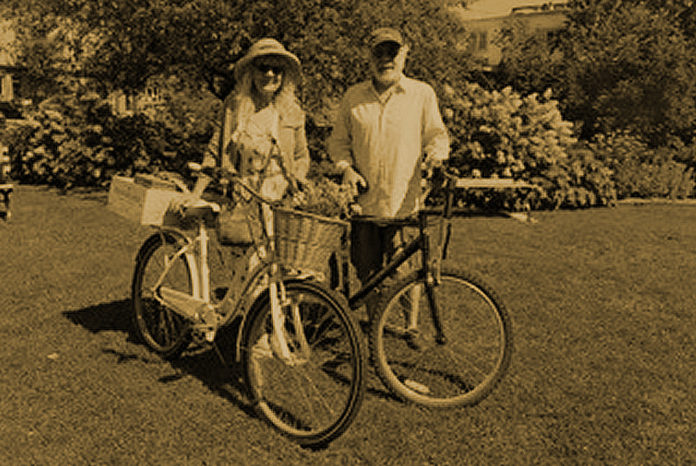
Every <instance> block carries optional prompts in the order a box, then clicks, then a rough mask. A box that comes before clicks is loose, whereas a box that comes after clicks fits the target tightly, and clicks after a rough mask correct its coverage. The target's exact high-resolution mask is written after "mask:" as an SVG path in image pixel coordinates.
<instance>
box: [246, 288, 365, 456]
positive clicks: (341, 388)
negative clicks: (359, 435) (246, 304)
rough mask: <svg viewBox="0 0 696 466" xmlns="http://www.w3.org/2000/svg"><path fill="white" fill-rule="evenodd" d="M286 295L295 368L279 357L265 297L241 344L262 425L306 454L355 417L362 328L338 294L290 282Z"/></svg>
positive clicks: (285, 311)
mask: <svg viewBox="0 0 696 466" xmlns="http://www.w3.org/2000/svg"><path fill="white" fill-rule="evenodd" d="M285 292H286V296H287V300H286V301H285V303H284V305H283V308H282V309H283V317H284V325H283V331H284V334H285V336H286V339H287V340H288V347H289V348H290V350H291V352H292V354H293V359H294V360H293V361H292V362H288V361H285V360H283V359H281V358H280V357H279V356H278V351H276V349H277V346H276V345H275V344H274V337H273V330H272V324H271V306H270V300H269V293H268V292H266V293H264V294H263V295H262V296H261V297H260V298H259V300H258V301H257V302H256V304H255V306H254V309H252V311H251V312H252V313H251V314H250V316H249V319H250V321H249V323H248V327H247V329H246V331H245V333H244V336H243V340H242V341H243V344H242V348H241V349H242V360H243V364H244V377H245V381H246V384H247V387H248V389H249V392H250V397H251V399H252V400H253V403H254V408H255V410H256V412H257V413H258V414H259V415H260V416H261V417H262V418H265V419H266V420H267V421H268V422H269V423H270V424H271V425H273V426H275V427H276V428H278V429H279V430H280V431H281V432H283V433H284V434H285V435H287V436H289V437H290V438H292V439H293V440H295V441H297V442H298V443H300V444H302V445H304V446H320V445H325V444H327V443H328V442H330V441H331V440H333V439H335V438H336V437H338V436H339V435H340V434H341V433H343V432H344V431H345V430H346V429H347V428H348V426H349V425H350V423H351V422H352V421H353V419H354V418H355V415H356V414H357V412H358V409H359V407H360V403H361V401H362V396H363V392H364V384H365V375H364V371H365V360H364V356H363V355H364V352H363V350H362V347H361V342H360V340H359V338H358V334H357V332H356V328H357V327H356V325H355V323H354V321H353V319H352V318H351V316H350V315H349V314H348V312H347V311H346V308H345V306H344V305H343V304H342V301H341V300H340V298H338V297H337V296H336V294H335V293H334V292H332V291H330V290H328V289H326V288H325V287H323V286H321V285H318V284H316V283H312V282H306V281H297V282H287V283H286V284H285ZM303 336H304V339H305V340H306V345H305V346H303Z"/></svg>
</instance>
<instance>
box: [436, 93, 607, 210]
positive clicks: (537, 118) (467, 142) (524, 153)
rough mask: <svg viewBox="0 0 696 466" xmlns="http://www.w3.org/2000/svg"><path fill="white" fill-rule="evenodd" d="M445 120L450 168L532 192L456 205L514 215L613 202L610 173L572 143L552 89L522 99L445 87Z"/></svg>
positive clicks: (476, 197) (476, 196)
mask: <svg viewBox="0 0 696 466" xmlns="http://www.w3.org/2000/svg"><path fill="white" fill-rule="evenodd" d="M442 103H443V107H444V109H443V116H444V119H445V122H446V124H447V125H448V128H449V131H450V135H451V138H452V151H451V156H450V161H449V164H450V165H451V166H452V167H454V168H456V169H457V170H458V171H459V173H461V174H462V175H465V176H472V177H504V178H515V179H521V180H525V181H528V182H530V183H533V184H534V185H536V186H538V189H534V190H532V191H529V192H521V191H517V192H511V191H494V190H489V191H484V192H472V193H470V194H467V195H466V198H463V199H462V200H460V202H463V203H474V204H476V205H480V206H487V207H499V208H507V209H513V210H521V209H530V208H557V207H589V206H594V205H607V204H610V203H611V202H613V200H614V199H615V192H614V190H613V186H612V182H611V177H610V176H611V172H610V171H609V170H608V169H607V168H606V167H605V166H603V164H602V162H601V161H600V160H597V159H595V158H594V157H593V156H592V154H591V153H588V152H587V151H571V152H569V150H570V149H571V148H573V147H574V146H575V145H576V143H577V140H576V138H575V137H574V135H573V125H572V123H570V122H568V121H565V120H563V117H562V116H561V113H560V111H559V110H558V102H557V101H555V100H553V99H551V91H550V90H547V91H546V92H545V93H544V94H543V95H538V94H536V93H532V94H529V95H527V96H522V95H520V94H519V93H517V92H515V91H513V90H512V89H511V88H510V87H506V88H505V89H503V90H502V91H488V90H485V89H483V88H482V87H481V86H479V85H477V84H472V83H466V84H464V85H463V86H462V87H461V88H459V89H451V88H450V89H448V90H447V92H446V95H445V97H444V98H443V102H442Z"/></svg>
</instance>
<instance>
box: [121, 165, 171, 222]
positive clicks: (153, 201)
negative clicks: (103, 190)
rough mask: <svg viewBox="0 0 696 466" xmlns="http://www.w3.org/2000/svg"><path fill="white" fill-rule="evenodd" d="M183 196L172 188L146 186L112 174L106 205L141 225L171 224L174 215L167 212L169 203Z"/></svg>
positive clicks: (131, 179)
mask: <svg viewBox="0 0 696 466" xmlns="http://www.w3.org/2000/svg"><path fill="white" fill-rule="evenodd" d="M183 197H184V194H183V193H181V192H178V191H174V190H172V189H166V188H158V187H147V186H143V185H141V184H139V183H136V182H135V181H134V179H133V178H128V177H125V176H114V177H113V179H112V180H111V186H110V187H109V200H108V204H107V207H108V209H109V210H111V211H112V212H115V213H117V214H119V215H121V216H122V217H125V218H127V219H129V220H132V221H134V222H138V223H140V224H141V225H164V224H173V223H176V218H174V217H176V216H175V215H174V214H172V213H168V212H167V211H168V209H169V205H170V204H171V202H172V200H174V199H180V198H183Z"/></svg>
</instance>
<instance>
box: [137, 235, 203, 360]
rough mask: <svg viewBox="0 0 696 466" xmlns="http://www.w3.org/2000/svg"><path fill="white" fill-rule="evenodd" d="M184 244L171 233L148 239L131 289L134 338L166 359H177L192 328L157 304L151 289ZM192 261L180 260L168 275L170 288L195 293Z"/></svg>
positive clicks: (185, 258) (167, 283)
mask: <svg viewBox="0 0 696 466" xmlns="http://www.w3.org/2000/svg"><path fill="white" fill-rule="evenodd" d="M180 247H181V242H180V241H178V239H177V238H176V237H175V236H174V235H173V234H170V233H167V232H165V233H162V234H155V235H152V236H151V237H150V238H148V239H147V240H146V241H145V243H144V244H143V246H142V247H141V249H140V251H139V253H138V259H137V261H136V264H135V271H134V273H133V282H132V288H131V305H132V329H133V334H134V337H135V338H136V339H137V340H138V341H140V342H143V343H145V344H146V345H147V346H148V347H149V348H150V349H151V350H152V351H153V352H155V353H157V354H159V355H160V356H162V357H163V358H165V359H176V358H177V357H179V356H180V355H181V353H182V352H183V351H184V350H185V349H186V347H187V346H188V344H189V342H190V340H191V327H190V324H189V323H188V322H187V321H186V319H184V318H183V317H182V316H180V315H179V314H177V313H176V312H174V311H173V310H171V309H168V308H167V307H165V306H164V305H162V304H161V303H159V302H157V301H156V300H155V298H154V297H153V296H152V291H151V290H150V289H149V285H150V284H152V283H154V281H155V280H157V279H158V277H159V276H160V275H161V273H162V271H163V269H164V263H165V261H166V260H168V259H169V258H171V257H173V254H174V253H175V252H176V251H178V250H179V248H180ZM190 260H191V259H190V258H189V257H188V256H186V255H183V256H179V257H178V258H177V259H176V263H175V264H174V265H173V266H172V269H171V270H170V272H169V273H168V274H167V277H166V281H165V282H164V284H166V285H167V286H168V287H171V288H175V289H177V290H178V291H183V292H186V293H191V292H192V287H193V278H192V275H191V274H192V270H191V269H192V267H193V266H192V265H191V264H190V263H189V261H190Z"/></svg>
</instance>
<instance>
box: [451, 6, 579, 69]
mask: <svg viewBox="0 0 696 466" xmlns="http://www.w3.org/2000/svg"><path fill="white" fill-rule="evenodd" d="M566 11H567V10H566V7H565V5H555V6H553V5H551V6H548V7H546V8H543V7H522V8H514V9H513V10H512V11H511V13H510V14H509V15H505V16H497V17H494V18H483V19H474V20H462V24H463V25H464V27H465V28H466V30H467V34H468V36H467V37H466V38H465V39H464V40H466V41H468V48H469V50H470V51H471V52H472V53H473V55H474V56H475V57H476V58H478V59H480V61H481V63H482V65H483V67H484V68H489V69H490V68H493V67H495V66H497V65H498V64H499V63H500V61H501V59H502V51H501V48H500V47H499V46H498V44H497V40H498V38H499V35H500V31H501V29H502V28H503V27H504V26H505V25H507V24H511V23H512V22H521V23H523V24H525V25H526V27H527V28H529V29H530V30H532V31H537V32H539V33H545V32H550V31H554V30H558V29H560V28H562V27H563V25H564V23H565V20H566Z"/></svg>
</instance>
